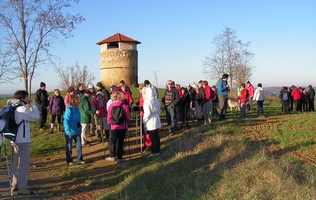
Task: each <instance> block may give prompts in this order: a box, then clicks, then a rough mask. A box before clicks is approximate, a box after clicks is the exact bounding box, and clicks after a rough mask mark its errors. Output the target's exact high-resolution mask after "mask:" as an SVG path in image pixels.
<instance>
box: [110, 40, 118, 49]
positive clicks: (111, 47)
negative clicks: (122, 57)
mask: <svg viewBox="0 0 316 200" xmlns="http://www.w3.org/2000/svg"><path fill="white" fill-rule="evenodd" d="M115 48H119V44H118V43H117V42H110V43H109V44H108V49H115Z"/></svg>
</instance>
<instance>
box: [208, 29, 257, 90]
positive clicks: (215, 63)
mask: <svg viewBox="0 0 316 200" xmlns="http://www.w3.org/2000/svg"><path fill="white" fill-rule="evenodd" d="M213 43H214V44H215V46H214V51H213V53H212V54H211V56H210V57H205V60H204V62H203V66H202V71H203V72H204V73H205V74H206V75H207V76H208V77H209V78H211V79H213V80H214V79H215V80H218V79H220V78H221V76H222V74H224V73H227V74H228V75H229V84H230V85H231V87H232V86H233V81H234V82H235V84H238V82H239V81H240V79H242V80H244V79H249V78H250V76H251V70H252V68H253V67H252V66H251V64H250V60H251V58H252V56H253V55H254V54H252V53H251V52H249V51H248V47H249V45H250V43H249V42H248V43H245V44H244V43H243V42H242V41H241V40H237V37H236V34H235V31H234V30H232V29H231V28H228V27H226V28H225V30H224V31H223V33H222V34H220V35H217V36H216V37H215V38H214V40H213ZM242 77H243V78H242Z"/></svg>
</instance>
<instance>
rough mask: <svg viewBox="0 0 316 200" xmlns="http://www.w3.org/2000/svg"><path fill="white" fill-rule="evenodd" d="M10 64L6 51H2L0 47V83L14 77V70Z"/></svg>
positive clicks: (10, 60)
mask: <svg viewBox="0 0 316 200" xmlns="http://www.w3.org/2000/svg"><path fill="white" fill-rule="evenodd" d="M12 62H13V61H12V59H11V57H10V55H9V53H8V51H6V50H3V49H2V48H1V46H0V83H3V82H8V81H11V78H12V76H13V75H14V70H13V69H12V66H11V64H12Z"/></svg>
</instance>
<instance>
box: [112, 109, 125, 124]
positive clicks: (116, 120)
mask: <svg viewBox="0 0 316 200" xmlns="http://www.w3.org/2000/svg"><path fill="white" fill-rule="evenodd" d="M111 119H112V125H120V124H124V123H125V116H124V110H123V107H122V105H120V106H113V108H112V117H111Z"/></svg>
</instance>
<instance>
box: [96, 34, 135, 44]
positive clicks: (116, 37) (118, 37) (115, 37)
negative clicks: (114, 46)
mask: <svg viewBox="0 0 316 200" xmlns="http://www.w3.org/2000/svg"><path fill="white" fill-rule="evenodd" d="M110 42H130V43H136V44H140V42H139V41H137V40H134V39H132V38H130V37H127V36H125V35H123V34H121V33H116V34H114V35H112V36H110V37H108V38H106V39H104V40H102V41H100V42H97V44H98V45H101V44H104V43H110Z"/></svg>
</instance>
